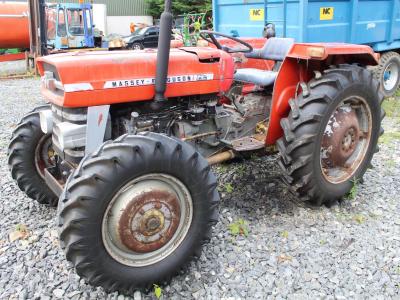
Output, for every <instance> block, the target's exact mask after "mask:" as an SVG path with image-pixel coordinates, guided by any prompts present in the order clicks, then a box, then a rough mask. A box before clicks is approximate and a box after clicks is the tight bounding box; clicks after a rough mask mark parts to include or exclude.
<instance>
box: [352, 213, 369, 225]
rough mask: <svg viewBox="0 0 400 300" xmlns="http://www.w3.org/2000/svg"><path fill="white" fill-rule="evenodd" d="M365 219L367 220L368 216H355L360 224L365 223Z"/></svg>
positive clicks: (355, 219)
mask: <svg viewBox="0 0 400 300" xmlns="http://www.w3.org/2000/svg"><path fill="white" fill-rule="evenodd" d="M365 220H366V218H365V216H363V215H355V216H354V221H356V222H357V223H358V224H363V223H365Z"/></svg>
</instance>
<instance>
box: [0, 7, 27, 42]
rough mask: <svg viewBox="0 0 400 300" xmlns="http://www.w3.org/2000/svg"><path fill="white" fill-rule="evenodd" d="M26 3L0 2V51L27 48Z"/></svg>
mask: <svg viewBox="0 0 400 300" xmlns="http://www.w3.org/2000/svg"><path fill="white" fill-rule="evenodd" d="M28 16H29V9H28V3H27V2H26V3H24V2H3V1H0V49H1V48H3V49H8V48H29V20H28Z"/></svg>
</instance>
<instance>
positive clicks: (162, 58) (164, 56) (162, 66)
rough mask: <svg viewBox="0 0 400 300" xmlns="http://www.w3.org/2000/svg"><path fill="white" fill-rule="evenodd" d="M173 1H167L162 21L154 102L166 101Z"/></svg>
mask: <svg viewBox="0 0 400 300" xmlns="http://www.w3.org/2000/svg"><path fill="white" fill-rule="evenodd" d="M171 2H172V1H171V0H165V8H164V12H163V13H162V14H161V19H160V35H159V37H158V51H157V73H156V95H155V97H154V101H156V102H162V101H165V100H166V98H165V90H166V89H167V78H168V63H169V52H170V50H171V37H172V22H173V15H172V7H171V6H172V4H171Z"/></svg>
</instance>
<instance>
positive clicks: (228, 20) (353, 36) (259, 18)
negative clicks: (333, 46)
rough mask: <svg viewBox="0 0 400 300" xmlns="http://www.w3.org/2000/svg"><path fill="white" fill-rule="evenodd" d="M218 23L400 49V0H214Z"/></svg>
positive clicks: (240, 30) (220, 27) (245, 33)
mask: <svg viewBox="0 0 400 300" xmlns="http://www.w3.org/2000/svg"><path fill="white" fill-rule="evenodd" d="M213 14H214V16H213V17H214V28H215V30H216V31H220V32H223V33H227V34H237V35H238V36H241V37H259V36H261V35H262V31H263V28H264V26H265V24H267V23H273V24H275V27H276V36H278V37H292V38H295V40H296V41H297V42H309V43H312V42H345V43H353V44H367V45H370V46H371V47H372V48H373V49H374V50H375V51H377V52H383V51H388V50H392V49H400V0H336V1H322V0H308V1H307V0H246V1H244V0H214V1H213Z"/></svg>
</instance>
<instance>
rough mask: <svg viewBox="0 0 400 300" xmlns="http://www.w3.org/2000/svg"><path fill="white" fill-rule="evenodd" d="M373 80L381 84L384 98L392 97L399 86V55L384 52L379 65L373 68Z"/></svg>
mask: <svg viewBox="0 0 400 300" xmlns="http://www.w3.org/2000/svg"><path fill="white" fill-rule="evenodd" d="M374 75H375V78H376V79H377V80H378V81H379V82H380V84H381V91H382V93H383V95H384V96H385V97H392V96H393V95H394V94H395V93H396V91H397V89H398V88H399V85H400V54H398V53H397V52H386V53H384V54H382V57H381V59H380V62H379V65H378V66H376V67H374Z"/></svg>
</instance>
